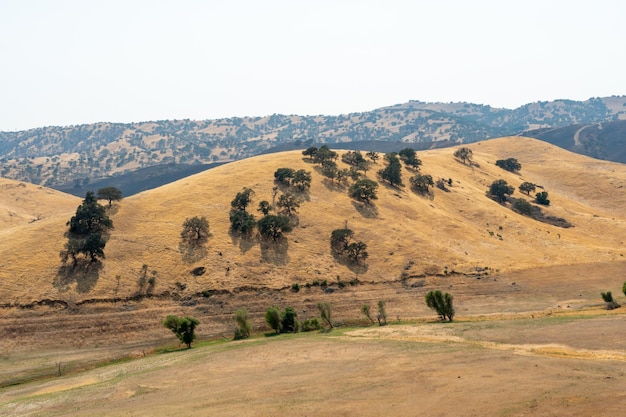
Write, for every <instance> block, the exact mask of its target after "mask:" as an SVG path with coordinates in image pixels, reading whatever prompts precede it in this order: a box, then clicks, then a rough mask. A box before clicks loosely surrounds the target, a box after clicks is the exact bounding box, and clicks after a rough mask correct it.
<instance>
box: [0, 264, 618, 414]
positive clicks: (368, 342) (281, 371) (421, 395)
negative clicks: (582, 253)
mask: <svg viewBox="0 0 626 417" xmlns="http://www.w3.org/2000/svg"><path fill="white" fill-rule="evenodd" d="M624 277H626V263H624V262H622V263H611V264H594V265H575V266H570V267H567V266H565V267H554V268H541V269H537V270H527V271H522V272H517V273H510V274H493V275H483V276H474V277H469V276H449V277H430V278H425V279H423V280H422V281H420V280H410V281H408V282H392V283H385V284H367V283H362V284H360V285H358V286H354V287H352V286H346V287H345V288H342V289H337V288H335V291H334V292H325V291H324V290H323V289H321V288H319V287H316V288H310V289H305V288H303V289H301V291H300V292H297V293H296V292H293V291H290V290H289V291H269V290H268V291H260V290H255V291H254V292H246V291H243V292H240V293H230V294H215V295H212V296H211V297H209V298H207V299H203V298H197V299H195V298H192V299H191V301H190V299H185V300H178V301H173V300H165V299H144V300H139V301H128V302H120V303H100V304H98V303H92V304H84V305H81V306H78V307H76V308H74V309H62V308H59V307H49V306H35V307H33V308H29V309H19V308H4V309H2V310H1V311H0V314H2V320H1V321H0V332H1V334H2V337H1V338H0V363H2V367H0V415H12V416H39V415H50V416H97V415H102V416H104V415H106V416H128V415H131V416H144V415H145V416H155V415H206V416H211V415H220V416H231V415H232V416H266V415H276V416H282V415H285V416H287V415H290V416H325V415H328V416H330V415H333V416H337V415H344V416H378V415H399V416H405V415H407V416H421V415H423V416H427V415H428V416H433V415H435V416H437V415H466V416H473V415H476V416H478V415H481V416H482V415H506V416H521V415H530V414H534V415H542V416H560V415H563V416H565V415H567V416H570V415H596V414H598V413H602V414H605V415H619V414H621V412H622V411H623V404H624V403H626V393H624V390H623V386H624V381H625V378H626V353H625V352H626V339H625V338H624V337H623V334H624V319H625V315H626V308H625V307H622V308H620V309H617V310H613V311H607V310H605V309H604V303H603V302H602V301H601V299H600V291H606V290H610V289H613V293H614V295H616V294H618V291H617V288H616V287H617V286H619V287H621V284H622V283H623V280H624ZM614 287H615V288H614ZM430 288H441V289H442V290H445V291H449V292H451V293H452V294H453V295H454V296H455V303H456V308H457V317H456V320H455V322H453V323H439V322H437V321H436V320H435V316H434V314H433V313H432V312H431V311H429V310H428V309H427V308H426V306H425V304H424V301H423V294H424V292H425V291H426V290H428V289H430ZM379 299H384V300H386V302H387V306H388V315H389V321H390V325H388V326H384V327H379V326H373V325H367V324H366V322H365V321H364V320H363V318H362V317H360V313H359V307H360V306H361V305H362V304H364V303H369V304H370V305H371V306H372V310H373V311H375V308H376V307H375V306H376V301H377V300H379ZM616 299H617V301H618V302H620V303H621V304H626V303H624V300H623V297H621V296H620V297H617V296H616ZM319 301H328V302H331V304H332V305H333V307H334V317H335V321H336V322H337V323H339V324H342V326H341V327H339V328H336V329H334V330H333V331H331V332H327V333H324V332H322V333H317V332H314V333H306V334H304V333H303V334H296V335H280V336H277V337H269V336H265V335H264V332H265V331H266V326H265V325H264V324H263V314H264V311H265V309H266V308H267V307H268V306H271V305H277V306H279V307H285V306H287V305H292V306H294V307H295V308H296V309H297V311H298V312H299V315H300V318H301V319H303V318H307V317H309V318H310V317H313V316H316V315H317V311H316V308H315V304H316V303H317V302H319ZM242 306H245V307H246V308H247V309H248V310H249V311H250V312H251V316H252V321H253V324H254V326H255V329H256V331H257V336H256V337H255V338H253V339H250V340H245V341H236V342H234V341H230V339H231V338H232V334H233V328H234V321H233V312H234V310H235V309H236V308H239V307H242ZM172 313H173V314H189V315H193V316H196V317H198V318H200V321H201V326H200V328H199V330H200V331H201V332H200V335H199V338H200V343H198V345H197V346H196V347H194V348H193V349H191V350H178V349H174V348H172V349H166V351H167V352H169V353H159V352H161V350H159V348H158V347H159V346H166V345H169V346H175V343H174V341H173V336H172V335H171V333H169V331H168V330H167V329H164V328H163V327H162V326H161V325H160V320H162V318H163V317H165V315H166V314H172ZM59 374H61V375H59Z"/></svg>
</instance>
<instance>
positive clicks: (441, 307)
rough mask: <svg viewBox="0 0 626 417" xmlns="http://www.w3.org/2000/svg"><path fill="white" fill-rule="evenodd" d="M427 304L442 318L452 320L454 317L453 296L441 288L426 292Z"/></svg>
mask: <svg viewBox="0 0 626 417" xmlns="http://www.w3.org/2000/svg"><path fill="white" fill-rule="evenodd" d="M425 299H426V305H427V306H428V307H429V308H431V309H432V310H435V311H436V312H437V314H439V317H440V318H441V320H446V318H447V319H448V320H449V321H452V319H453V318H454V306H453V304H452V300H453V297H452V296H451V295H450V294H448V293H445V294H444V293H442V292H441V291H439V290H435V291H429V292H428V293H427V294H426V297H425Z"/></svg>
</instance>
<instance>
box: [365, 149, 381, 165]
mask: <svg viewBox="0 0 626 417" xmlns="http://www.w3.org/2000/svg"><path fill="white" fill-rule="evenodd" d="M365 156H367V157H368V158H369V159H370V160H371V161H372V162H373V163H376V161H378V159H379V158H380V155H379V154H378V153H377V152H374V151H369V152H368V153H366V154H365Z"/></svg>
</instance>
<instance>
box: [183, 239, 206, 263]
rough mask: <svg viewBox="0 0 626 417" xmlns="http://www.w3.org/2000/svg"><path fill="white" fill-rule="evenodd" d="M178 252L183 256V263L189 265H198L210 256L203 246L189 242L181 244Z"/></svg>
mask: <svg viewBox="0 0 626 417" xmlns="http://www.w3.org/2000/svg"><path fill="white" fill-rule="evenodd" d="M178 251H179V252H180V253H182V254H183V262H185V263H188V264H193V263H196V262H198V261H200V260H202V259H204V258H206V256H207V255H208V254H209V252H208V250H207V248H206V247H205V246H204V245H203V244H194V243H189V242H180V243H179V244H178Z"/></svg>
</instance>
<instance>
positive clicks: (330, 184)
mask: <svg viewBox="0 0 626 417" xmlns="http://www.w3.org/2000/svg"><path fill="white" fill-rule="evenodd" d="M322 184H324V187H326V188H327V189H328V191H338V192H341V193H344V192H345V191H346V189H347V187H346V186H345V184H342V183H340V182H336V181H332V180H329V179H328V178H324V179H323V180H322Z"/></svg>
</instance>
